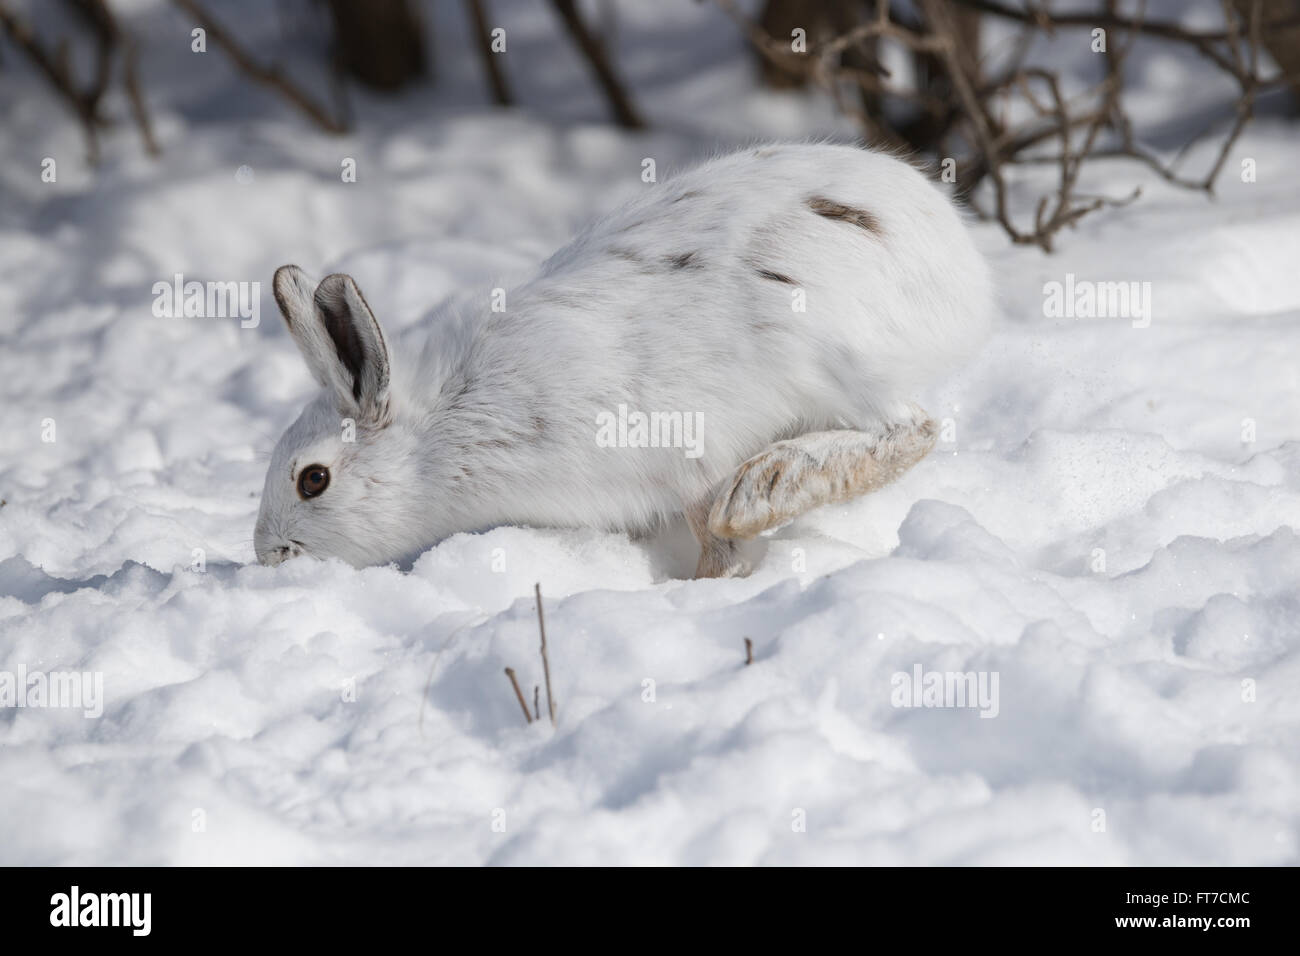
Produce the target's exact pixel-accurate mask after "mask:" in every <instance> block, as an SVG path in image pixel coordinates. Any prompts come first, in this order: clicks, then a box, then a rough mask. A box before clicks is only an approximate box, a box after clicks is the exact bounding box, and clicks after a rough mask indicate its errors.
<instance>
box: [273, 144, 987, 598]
mask: <svg viewBox="0 0 1300 956" xmlns="http://www.w3.org/2000/svg"><path fill="white" fill-rule="evenodd" d="M274 285H275V297H276V301H277V302H278V304H279V306H280V310H281V312H283V314H284V319H285V322H286V323H288V326H289V331H290V333H291V334H292V336H293V339H294V341H295V342H297V344H298V348H299V349H300V350H301V351H302V355H303V358H304V359H306V361H307V367H308V368H309V369H310V370H311V373H312V375H313V376H314V377H315V379H316V381H317V382H319V383H320V385H321V387H322V389H323V391H322V393H321V394H320V396H319V397H318V398H317V399H316V400H315V401H313V402H312V403H311V404H310V405H308V406H307V408H306V409H305V410H304V411H303V413H302V415H301V417H299V418H298V420H297V421H296V422H295V423H294V424H293V425H292V426H291V427H290V428H289V429H288V431H287V432H285V434H284V436H283V437H282V438H281V439H280V441H279V444H278V445H277V446H276V449H275V452H274V455H273V458H272V462H271V465H270V470H269V472H268V473H267V476H266V487H265V490H264V492H263V495H262V502H261V513H260V515H259V516H258V520H257V527H256V532H255V539H254V544H255V549H256V552H257V557H258V559H259V560H260V561H261V562H262V563H264V564H278V563H279V562H281V561H283V560H285V559H286V558H289V557H293V556H295V555H298V554H303V553H306V554H312V555H317V556H321V557H325V556H328V555H336V556H338V557H340V558H342V559H343V560H345V561H347V562H349V563H351V564H353V565H356V566H363V565H371V564H381V563H386V562H389V561H395V560H403V559H409V558H411V557H413V556H415V555H416V554H418V553H420V552H421V551H423V550H425V549H427V548H429V547H430V546H432V545H434V544H436V543H437V542H438V541H440V540H442V539H443V538H446V537H448V536H449V535H452V534H455V533H456V532H460V531H469V532H473V531H483V530H487V529H489V528H492V527H494V526H498V525H527V526H541V527H548V526H549V527H596V528H603V529H609V530H626V531H630V532H645V531H648V530H651V529H652V528H654V527H655V526H657V525H659V524H660V523H662V522H664V521H666V520H667V519H669V518H671V517H672V516H674V515H677V514H682V513H684V514H685V515H686V518H687V520H688V521H689V524H690V527H691V530H692V531H693V532H694V534H695V536H696V538H697V539H698V540H699V543H700V560H699V565H698V567H697V569H696V575H697V576H700V577H717V576H723V575H728V574H736V573H744V571H745V570H746V569H745V568H743V567H742V566H741V562H740V560H739V557H738V554H737V551H736V545H735V541H736V540H737V539H743V538H750V537H753V536H754V535H757V534H758V533H760V532H762V531H764V530H766V529H769V528H773V527H776V526H777V525H780V524H783V523H785V522H787V521H789V520H790V519H792V518H794V517H795V516H797V515H800V514H802V513H804V512H806V511H808V510H809V509H811V508H815V507H817V506H819V505H824V504H827V503H830V502H840V501H844V500H846V499H849V498H852V497H854V496H856V495H861V494H864V493H866V492H869V491H872V490H874V489H876V488H879V487H881V486H882V485H884V484H886V483H887V482H890V481H892V480H893V479H895V478H897V477H898V476H899V475H901V474H902V473H903V472H904V471H906V470H907V469H908V468H910V467H911V466H912V465H914V464H915V463H916V462H917V461H919V460H920V459H921V458H922V457H924V456H925V454H926V453H927V452H928V451H929V450H930V449H931V447H932V446H933V445H934V442H935V437H936V435H935V431H936V429H935V425H934V422H933V421H931V419H930V418H929V416H928V415H927V414H926V413H925V412H924V411H923V410H922V409H921V408H919V407H917V406H916V405H915V404H912V402H911V399H912V398H913V397H914V396H915V395H916V394H917V392H918V390H919V389H921V388H922V387H923V386H924V385H926V384H927V383H929V382H931V381H933V380H934V379H935V378H936V377H937V376H940V375H942V374H943V373H944V372H946V371H950V370H951V369H953V368H954V367H955V366H956V365H957V364H958V363H960V362H961V361H962V360H963V359H964V358H966V357H968V356H969V355H970V354H971V353H972V352H973V351H974V350H975V349H976V348H977V347H978V346H979V344H980V342H981V341H982V339H983V338H984V337H985V335H986V333H987V329H988V326H989V322H990V317H991V312H992V300H993V296H992V289H991V283H990V278H989V274H988V270H987V267H986V265H985V263H984V261H983V260H982V258H981V257H980V255H979V254H978V253H977V251H976V250H975V247H974V245H973V244H972V242H971V240H970V237H969V236H968V234H967V231H966V228H965V226H964V224H963V221H962V219H961V217H960V216H959V215H958V213H957V212H956V210H955V209H954V208H953V207H952V205H951V204H950V203H949V202H948V200H947V199H946V198H945V197H944V195H943V194H942V193H941V192H940V191H939V190H938V189H937V188H936V187H935V186H934V185H932V184H931V183H930V182H929V181H927V180H926V178H925V177H924V176H923V175H922V174H921V173H920V172H918V171H917V170H916V169H914V168H912V167H911V166H909V165H908V164H907V163H905V162H901V161H899V160H897V159H894V158H892V157H890V156H887V155H883V154H881V153H877V152H871V151H867V150H863V149H858V148H854V147H849V146H829V145H776V146H770V147H765V148H760V149H750V150H746V151H743V152H739V153H735V154H733V155H730V156H726V157H723V158H721V159H716V160H713V161H712V162H708V163H706V164H704V165H702V166H699V167H698V168H696V169H694V170H691V171H689V172H685V173H682V174H680V175H678V176H675V177H673V178H672V179H671V180H670V181H668V182H666V183H663V184H647V185H646V187H645V195H644V196H643V197H640V198H638V199H636V200H635V201H633V202H631V203H628V204H627V205H625V206H623V207H622V208H620V209H618V210H617V211H615V212H614V213H612V214H611V215H609V216H607V217H605V218H604V219H602V220H600V221H598V222H596V223H595V224H594V225H592V226H591V227H589V228H588V229H586V230H585V231H584V232H582V233H581V234H580V235H579V236H578V237H577V238H576V239H574V240H573V241H572V242H571V243H569V244H568V245H567V246H565V247H564V248H563V249H561V250H560V251H559V252H557V253H555V254H554V255H553V256H551V258H550V259H548V260H547V261H546V262H544V263H543V264H542V265H541V267H540V268H539V270H538V271H537V273H536V275H535V276H534V277H533V278H531V279H530V280H529V281H527V282H525V283H524V284H522V285H519V286H517V287H515V288H513V289H510V290H508V291H507V292H506V294H505V302H504V306H505V307H504V309H501V308H500V302H499V301H498V303H497V306H498V309H497V310H495V311H494V310H493V303H492V301H491V300H490V298H489V297H488V296H484V299H483V303H482V307H481V308H478V309H473V310H469V309H465V308H463V307H462V308H452V307H448V308H444V309H442V310H441V311H439V312H435V313H433V315H432V316H431V317H430V318H429V319H427V320H426V321H425V322H424V323H422V327H421V328H420V329H419V330H418V331H419V332H421V333H423V334H424V335H425V336H426V338H425V339H424V341H423V343H422V345H421V343H418V342H417V343H415V344H413V345H410V346H408V345H403V346H402V347H401V348H392V347H390V343H389V342H388V341H387V340H386V339H385V337H384V333H383V331H382V330H381V329H380V326H379V323H378V322H377V321H376V320H375V317H374V315H372V314H371V312H370V308H369V307H368V306H367V305H366V300H365V299H364V298H363V297H362V294H361V290H360V289H359V288H358V287H357V284H356V283H355V282H354V281H353V280H352V278H351V277H350V276H346V275H331V276H328V277H327V278H325V279H324V280H323V281H322V282H321V283H320V284H319V285H316V284H315V283H313V282H312V281H310V280H309V279H308V278H307V277H306V276H305V275H304V274H303V272H302V270H300V269H299V268H297V267H296V266H284V267H283V268H281V269H280V270H279V271H277V272H276V274H275V283H274ZM349 420H350V421H349ZM349 427H351V428H354V430H355V434H354V435H349V434H348V433H347V432H348V428H349ZM345 439H351V440H345Z"/></svg>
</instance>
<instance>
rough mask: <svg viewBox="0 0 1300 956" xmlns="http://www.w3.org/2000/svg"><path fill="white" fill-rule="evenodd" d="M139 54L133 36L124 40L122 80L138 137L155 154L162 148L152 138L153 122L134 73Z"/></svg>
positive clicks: (150, 152)
mask: <svg viewBox="0 0 1300 956" xmlns="http://www.w3.org/2000/svg"><path fill="white" fill-rule="evenodd" d="M139 54H140V51H139V48H138V46H137V45H136V42H135V38H134V37H131V38H130V39H128V40H127V41H126V55H125V57H124V59H125V66H124V68H123V78H122V82H123V85H124V86H125V87H126V96H127V99H128V100H129V101H130V103H131V115H132V116H134V117H135V125H136V126H137V127H138V128H139V130H140V139H141V140H142V141H143V142H144V149H145V152H146V153H148V154H149V155H150V156H157V155H158V154H159V153H161V152H162V150H161V149H159V148H158V141H157V140H156V139H154V135H153V123H152V122H151V121H150V119H149V109H148V107H147V106H146V105H145V99H144V94H143V93H141V92H140V78H139V76H138V75H137V74H136V61H137V60H138V59H139Z"/></svg>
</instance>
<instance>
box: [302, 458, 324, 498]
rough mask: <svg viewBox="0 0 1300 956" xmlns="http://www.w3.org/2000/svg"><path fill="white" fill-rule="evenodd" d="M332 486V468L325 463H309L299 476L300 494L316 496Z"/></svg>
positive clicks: (310, 496)
mask: <svg viewBox="0 0 1300 956" xmlns="http://www.w3.org/2000/svg"><path fill="white" fill-rule="evenodd" d="M329 486H330V470H329V469H328V468H326V467H325V466H324V465H308V466H307V467H306V468H304V469H303V470H302V474H300V475H299V476H298V494H300V495H301V496H302V497H304V498H315V497H316V496H317V495H318V494H320V493H321V492H322V491H324V490H325V489H326V488H328V487H329Z"/></svg>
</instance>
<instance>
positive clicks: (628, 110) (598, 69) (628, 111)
mask: <svg viewBox="0 0 1300 956" xmlns="http://www.w3.org/2000/svg"><path fill="white" fill-rule="evenodd" d="M551 3H552V6H554V7H555V12H556V13H558V14H559V15H560V19H561V20H563V21H564V25H565V27H566V28H568V31H569V33H570V35H572V37H573V41H574V43H576V44H577V45H578V49H579V50H580V51H582V55H583V56H584V57H585V58H586V60H587V63H588V64H589V65H590V66H591V69H592V72H593V73H595V74H596V80H597V82H599V83H600V88H601V89H602V90H603V91H604V92H605V99H606V100H608V101H609V105H610V109H612V110H613V111H614V118H615V119H616V120H617V121H618V125H619V126H622V127H623V128H624V129H644V128H645V122H644V121H643V120H642V119H641V116H640V114H639V113H638V112H637V110H636V107H635V106H634V105H633V104H632V99H631V97H630V96H628V94H627V91H626V90H624V89H623V84H622V82H621V81H620V80H619V78H618V74H616V73H615V72H614V68H613V67H612V66H610V63H609V58H608V57H607V56H606V55H605V48H604V47H603V46H602V45H601V43H600V41H599V40H597V39H596V36H595V34H593V33H592V32H591V30H589V29H588V28H587V24H586V22H585V21H584V20H583V19H582V15H581V14H579V13H578V6H577V4H576V3H575V2H574V0H551Z"/></svg>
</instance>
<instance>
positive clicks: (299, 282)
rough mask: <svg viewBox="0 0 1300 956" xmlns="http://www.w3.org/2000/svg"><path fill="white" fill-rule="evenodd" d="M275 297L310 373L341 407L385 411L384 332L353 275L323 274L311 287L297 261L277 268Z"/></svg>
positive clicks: (374, 415) (374, 413) (378, 414)
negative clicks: (294, 263)
mask: <svg viewBox="0 0 1300 956" xmlns="http://www.w3.org/2000/svg"><path fill="white" fill-rule="evenodd" d="M273 285H274V289H275V300H276V302H277V303H279V305H280V312H281V313H282V314H283V315H284V321H285V323H286V324H287V325H288V326H289V332H290V334H291V335H293V340H294V341H295V342H297V343H298V350H299V351H300V352H302V357H303V359H304V360H305V361H306V362H307V367H308V368H309V369H310V370H311V373H312V376H313V377H314V378H315V379H316V381H317V382H319V383H320V384H321V385H322V386H324V387H325V388H328V389H330V390H331V391H332V392H333V393H334V397H335V400H336V401H337V402H338V405H339V408H340V409H342V410H345V411H355V412H357V413H359V414H360V415H362V416H363V417H365V418H367V419H370V420H380V419H383V418H385V417H386V416H387V413H388V379H389V372H388V368H389V361H388V345H387V343H385V342H384V333H383V332H382V331H381V330H380V328H379V323H378V322H377V321H375V316H374V314H373V313H372V312H371V311H370V306H368V305H366V300H365V299H364V298H363V297H362V295H361V290H360V289H358V288H357V284H356V282H354V281H353V280H352V277H351V276H345V275H332V276H328V277H326V278H325V279H324V280H323V281H322V282H321V284H320V285H319V286H316V288H315V291H314V292H313V291H312V282H311V280H310V279H308V278H307V276H306V275H304V274H303V271H302V270H301V269H299V268H298V267H297V266H284V267H282V268H281V269H279V270H278V271H277V272H276V273H275V281H274V283H273Z"/></svg>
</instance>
